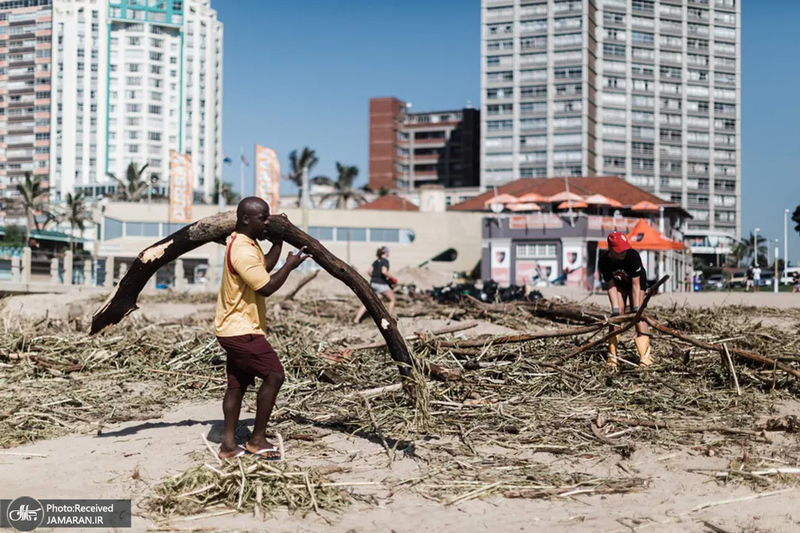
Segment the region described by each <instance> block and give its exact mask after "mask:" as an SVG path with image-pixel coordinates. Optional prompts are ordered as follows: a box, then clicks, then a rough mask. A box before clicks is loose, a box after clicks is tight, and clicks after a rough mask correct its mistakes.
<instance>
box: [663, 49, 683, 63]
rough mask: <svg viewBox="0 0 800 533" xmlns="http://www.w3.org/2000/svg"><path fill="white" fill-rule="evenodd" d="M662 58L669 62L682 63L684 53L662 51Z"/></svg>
mask: <svg viewBox="0 0 800 533" xmlns="http://www.w3.org/2000/svg"><path fill="white" fill-rule="evenodd" d="M661 60H662V61H667V62H669V63H682V62H683V54H681V53H680V52H661Z"/></svg>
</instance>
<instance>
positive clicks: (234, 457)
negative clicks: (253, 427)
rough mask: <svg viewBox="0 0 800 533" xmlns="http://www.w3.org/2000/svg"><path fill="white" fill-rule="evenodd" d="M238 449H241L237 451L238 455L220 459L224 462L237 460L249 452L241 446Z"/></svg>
mask: <svg viewBox="0 0 800 533" xmlns="http://www.w3.org/2000/svg"><path fill="white" fill-rule="evenodd" d="M238 448H239V449H238V450H237V451H236V455H231V456H230V457H220V459H223V460H225V459H237V458H239V457H241V456H243V455H244V454H246V453H247V450H245V449H244V448H242V447H241V446H238ZM217 457H219V455H217Z"/></svg>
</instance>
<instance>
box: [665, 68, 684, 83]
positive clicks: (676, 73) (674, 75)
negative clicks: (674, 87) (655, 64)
mask: <svg viewBox="0 0 800 533" xmlns="http://www.w3.org/2000/svg"><path fill="white" fill-rule="evenodd" d="M660 72H661V77H662V78H670V79H673V80H679V79H681V76H682V74H683V70H682V69H680V68H676V67H661V70H660Z"/></svg>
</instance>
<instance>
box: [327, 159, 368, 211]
mask: <svg viewBox="0 0 800 533" xmlns="http://www.w3.org/2000/svg"><path fill="white" fill-rule="evenodd" d="M336 172H338V174H339V177H338V178H337V180H336V181H333V180H331V179H329V178H317V179H316V181H317V183H320V184H323V185H328V186H330V187H333V191H332V192H329V193H328V194H326V195H324V196H323V197H322V201H325V200H329V199H331V198H335V199H336V208H337V209H347V206H348V204H349V203H350V201H351V200H352V201H355V202H356V203H357V204H363V203H364V202H366V201H367V199H366V197H365V196H364V193H363V191H362V190H360V189H356V188H354V187H353V182H354V181H355V180H356V177H358V167H356V166H350V165H343V164H341V163H339V162H337V163H336Z"/></svg>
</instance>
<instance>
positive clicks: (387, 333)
mask: <svg viewBox="0 0 800 533" xmlns="http://www.w3.org/2000/svg"><path fill="white" fill-rule="evenodd" d="M235 226H236V215H235V213H234V212H233V211H228V212H225V213H219V214H216V215H213V216H210V217H206V218H203V219H201V220H198V221H197V222H195V223H194V224H191V225H189V226H186V227H184V228H182V229H180V230H178V231H176V232H175V233H173V234H172V235H170V236H169V237H166V238H165V239H162V240H161V241H159V242H157V243H156V244H153V245H152V246H150V247H148V248H146V249H145V250H143V251H142V252H141V253H140V254H139V256H138V257H137V258H136V260H135V261H134V262H133V264H132V265H131V267H130V268H129V269H128V272H127V273H126V274H125V277H123V278H122V280H120V282H119V284H118V285H117V287H116V289H114V292H113V293H111V295H110V296H109V297H108V299H107V300H106V302H105V303H104V304H103V305H102V306H101V307H100V308H99V309H98V310H97V311H96V312H95V313H94V316H93V317H92V328H91V334H96V333H99V332H101V331H103V330H104V329H106V328H108V327H110V326H113V325H114V324H118V323H119V322H120V321H121V320H122V319H123V318H125V316H126V315H128V314H129V313H130V312H131V311H133V310H135V309H136V308H137V307H136V300H137V298H138V297H139V293H141V292H142V289H144V286H145V284H146V283H147V281H148V280H149V279H150V278H151V277H152V276H153V275H154V274H155V273H156V271H157V270H158V269H159V268H161V267H162V266H164V265H166V264H168V263H169V262H170V261H173V260H175V259H177V258H178V257H180V256H181V255H183V254H185V253H187V252H189V251H191V250H194V249H196V248H199V247H200V246H202V245H204V244H207V243H210V242H217V243H223V242H224V241H225V239H226V238H227V237H228V236H229V235H230V234H231V233H233V231H234V229H235ZM267 237H270V238H273V239H281V240H283V241H285V242H287V243H289V244H291V245H292V246H294V247H295V248H298V249H299V248H303V247H305V248H306V249H307V251H308V253H310V254H311V255H312V256H313V257H314V261H316V262H317V264H319V266H321V267H322V268H324V269H325V270H326V271H327V272H328V273H330V274H331V275H332V276H333V277H335V278H337V279H339V280H340V281H342V282H344V283H345V285H347V286H348V287H350V289H352V291H353V292H354V293H355V294H356V296H358V298H359V299H360V300H361V302H362V303H363V304H364V307H366V308H367V312H369V314H370V316H372V319H373V320H374V321H375V323H376V324H377V325H378V330H379V331H380V332H381V335H382V336H383V338H384V340H385V341H386V345H387V346H388V347H389V352H390V353H391V356H392V359H393V360H394V361H395V363H397V365H398V367H399V371H400V374H401V376H402V377H403V378H409V377H411V374H412V368H415V360H414V359H413V358H412V356H411V354H410V353H409V351H408V347H407V346H406V343H405V341H404V340H403V336H402V335H400V331H399V330H398V329H397V322H396V321H395V320H394V318H392V316H391V315H390V314H389V313H388V312H387V311H386V308H385V307H384V306H383V303H381V301H380V299H379V298H378V296H377V295H376V294H375V292H374V291H373V290H372V289H371V288H370V286H369V284H368V283H367V281H366V280H365V279H364V278H363V276H361V275H359V274H358V272H356V271H355V270H353V269H352V268H351V267H350V266H349V265H348V264H346V263H345V262H344V261H342V260H341V259H339V258H338V257H336V256H335V255H333V254H332V253H331V252H330V251H329V250H328V249H327V248H325V247H324V246H323V245H322V244H320V242H319V241H318V240H316V239H314V238H313V237H311V236H309V235H308V234H306V233H304V232H303V231H302V230H300V229H299V228H297V227H296V226H295V225H294V224H292V223H291V222H290V221H289V220H288V219H286V218H285V217H279V216H273V217H270V219H269V224H268V226H267ZM427 366H428V368H422V367H420V369H421V370H423V371H424V370H429V373H430V374H431V375H432V377H434V378H440V379H441V378H443V377H444V378H445V379H447V378H449V379H453V372H452V371H446V370H444V369H442V368H439V367H436V366H435V365H427ZM442 374H444V376H443V375H442Z"/></svg>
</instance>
